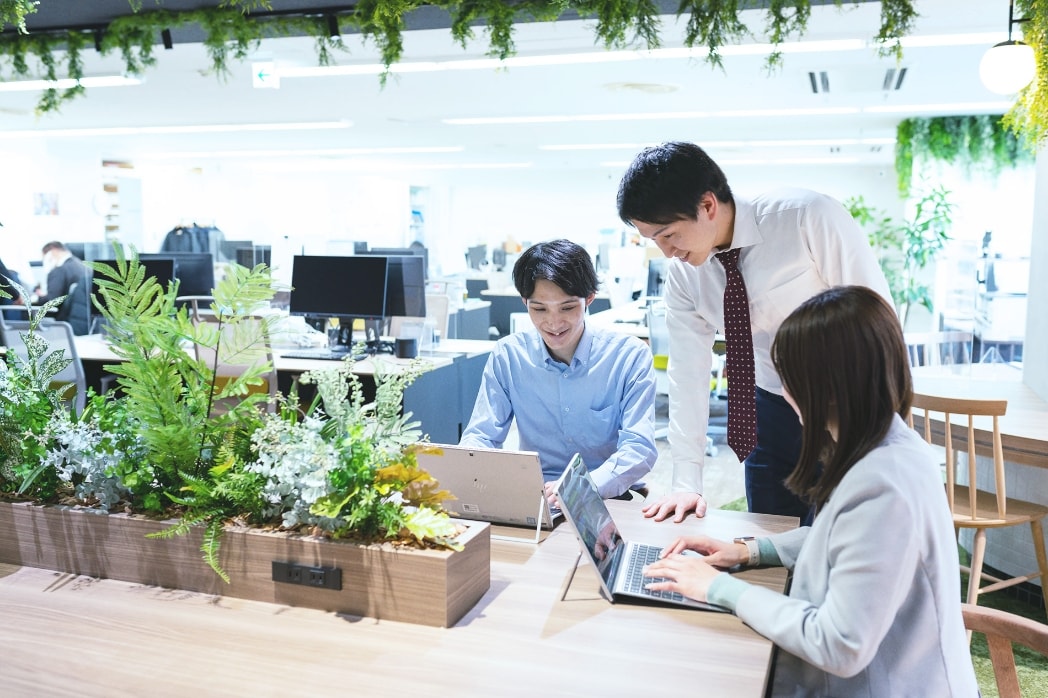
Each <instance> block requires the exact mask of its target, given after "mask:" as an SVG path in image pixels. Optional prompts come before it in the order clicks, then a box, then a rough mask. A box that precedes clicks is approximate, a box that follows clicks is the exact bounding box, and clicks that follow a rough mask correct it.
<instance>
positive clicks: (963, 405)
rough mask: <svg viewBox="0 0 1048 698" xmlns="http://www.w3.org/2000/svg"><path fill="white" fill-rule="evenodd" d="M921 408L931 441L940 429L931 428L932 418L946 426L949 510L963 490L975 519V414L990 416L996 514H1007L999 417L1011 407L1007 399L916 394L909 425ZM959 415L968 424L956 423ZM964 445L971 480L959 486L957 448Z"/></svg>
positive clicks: (976, 513)
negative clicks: (957, 485) (935, 430)
mask: <svg viewBox="0 0 1048 698" xmlns="http://www.w3.org/2000/svg"><path fill="white" fill-rule="evenodd" d="M915 411H919V415H918V416H920V417H921V418H922V424H921V429H922V431H923V433H924V439H925V440H926V441H927V442H928V443H935V442H936V437H937V436H938V433H937V432H934V431H933V429H932V422H933V421H935V422H938V421H939V420H941V423H942V425H943V430H942V432H941V434H942V439H943V444H944V445H945V446H946V495H947V498H948V500H949V503H950V511H951V512H956V511H957V508H956V507H955V506H954V503H955V499H954V498H955V491H956V490H958V489H959V490H961V491H962V493H963V496H964V497H965V498H966V499H967V500H968V502H967V503H968V511H970V512H971V517H972V519H973V520H974V519H975V518H977V517H978V510H977V507H976V499H977V491H978V490H977V479H976V453H975V448H976V445H977V442H976V434H975V421H976V418H977V417H978V418H984V419H988V420H990V423H991V424H992V430H991V443H990V449H991V453H992V457H993V485H994V487H993V490H992V491H993V492H994V494H995V495H996V503H997V514H996V517H997V518H1004V515H1005V514H1006V513H1007V504H1006V502H1007V496H1008V488H1007V485H1006V483H1005V477H1004V449H1003V447H1002V445H1001V426H1000V417H1001V416H1003V415H1004V414H1005V412H1007V411H1008V401H1007V400H979V399H970V398H952V397H942V396H938V395H923V394H921V393H916V392H915V393H914V394H913V408H912V409H911V411H910V417H909V421H910V426H911V427H912V426H914V412H915ZM954 416H959V417H963V418H964V423H965V426H963V427H960V426H959V425H957V424H954V423H953V421H952V418H953V417H954ZM959 447H963V448H964V449H965V451H966V453H967V455H968V463H967V466H968V473H967V475H968V484H967V485H964V486H962V487H960V488H958V487H956V484H957V477H956V476H957V473H956V458H955V452H956V450H957V449H958V448H959Z"/></svg>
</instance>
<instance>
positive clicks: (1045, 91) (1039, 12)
mask: <svg viewBox="0 0 1048 698" xmlns="http://www.w3.org/2000/svg"><path fill="white" fill-rule="evenodd" d="M1015 8H1016V17H1017V18H1018V19H1019V22H1018V26H1019V27H1021V29H1022V35H1023V37H1022V38H1023V41H1025V42H1026V43H1027V44H1029V45H1030V46H1032V47H1033V56H1034V61H1035V62H1036V64H1037V75H1036V77H1034V79H1033V82H1031V83H1030V84H1029V85H1027V86H1026V88H1025V89H1023V91H1022V92H1020V93H1019V99H1018V100H1016V102H1015V105H1014V106H1013V107H1012V108H1011V110H1010V111H1009V112H1008V113H1007V114H1005V115H1004V124H1005V126H1006V127H1008V128H1009V129H1010V130H1011V131H1012V132H1013V133H1016V134H1020V135H1022V136H1023V137H1024V138H1025V140H1026V142H1027V143H1029V144H1030V146H1031V147H1034V148H1036V147H1039V146H1041V145H1043V144H1044V143H1045V141H1048V2H1045V1H1044V0H1016V3H1015Z"/></svg>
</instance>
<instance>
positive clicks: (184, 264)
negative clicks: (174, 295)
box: [138, 252, 215, 296]
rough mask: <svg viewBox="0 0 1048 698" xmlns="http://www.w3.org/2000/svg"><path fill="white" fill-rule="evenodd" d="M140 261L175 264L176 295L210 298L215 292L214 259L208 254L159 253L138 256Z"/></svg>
mask: <svg viewBox="0 0 1048 698" xmlns="http://www.w3.org/2000/svg"><path fill="white" fill-rule="evenodd" d="M138 258H139V259H140V260H143V261H144V260H147V259H172V260H174V262H175V278H176V279H178V295H180V296H210V295H211V294H212V293H214V290H215V258H214V257H213V256H212V254H211V253H210V252H161V253H159V254H140V255H138Z"/></svg>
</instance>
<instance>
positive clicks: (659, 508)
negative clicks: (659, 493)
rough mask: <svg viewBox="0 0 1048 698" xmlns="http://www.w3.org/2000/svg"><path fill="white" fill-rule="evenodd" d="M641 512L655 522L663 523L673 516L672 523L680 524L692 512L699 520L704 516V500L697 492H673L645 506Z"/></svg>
mask: <svg viewBox="0 0 1048 698" xmlns="http://www.w3.org/2000/svg"><path fill="white" fill-rule="evenodd" d="M641 511H642V512H643V513H644V516H646V517H647V518H649V519H650V518H654V519H655V520H656V521H664V520H666V519H667V518H669V517H670V516H671V515H674V514H675V515H676V516H674V518H673V523H680V522H681V521H683V520H684V518H685V517H686V516H687V515H688V514H689V513H690V512H692V511H694V512H695V516H698V517H700V518H701V517H703V516H705V515H706V500H705V499H704V498H703V496H702V495H701V494H698V493H697V492H673V493H672V494H668V495H666V496H665V497H663V498H662V499H660V500H658V501H655V502H652V503H651V504H648V505H646V506H645V507H644V508H643V509H641Z"/></svg>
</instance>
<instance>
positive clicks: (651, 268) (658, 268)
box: [644, 257, 670, 297]
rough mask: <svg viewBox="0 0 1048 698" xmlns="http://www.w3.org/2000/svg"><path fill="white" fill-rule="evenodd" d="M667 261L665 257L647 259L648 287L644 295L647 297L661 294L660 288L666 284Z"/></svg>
mask: <svg viewBox="0 0 1048 698" xmlns="http://www.w3.org/2000/svg"><path fill="white" fill-rule="evenodd" d="M669 261H670V260H668V259H666V258H665V257H661V258H660V257H653V258H651V259H649V260H648V287H647V289H645V291H644V295H646V296H649V297H660V296H662V289H663V287H664V286H665V285H666V272H667V271H668V270H669Z"/></svg>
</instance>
